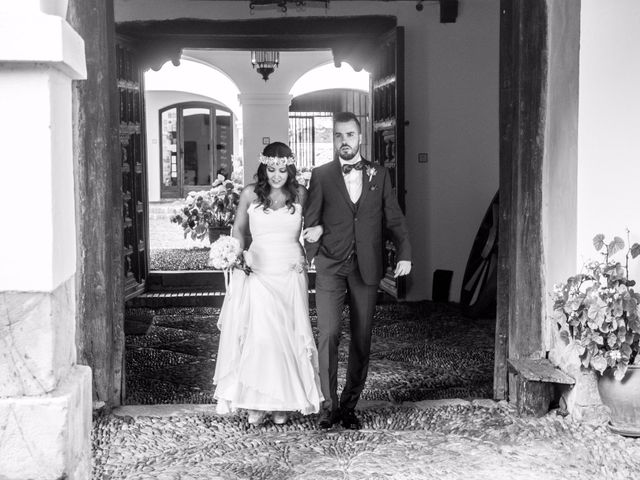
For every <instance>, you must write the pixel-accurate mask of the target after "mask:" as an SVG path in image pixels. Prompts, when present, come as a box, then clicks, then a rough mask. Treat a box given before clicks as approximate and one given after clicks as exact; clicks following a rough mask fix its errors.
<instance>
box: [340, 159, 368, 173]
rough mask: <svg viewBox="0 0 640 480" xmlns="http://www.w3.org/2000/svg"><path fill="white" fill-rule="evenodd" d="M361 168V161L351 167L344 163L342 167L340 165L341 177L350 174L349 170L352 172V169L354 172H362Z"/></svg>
mask: <svg viewBox="0 0 640 480" xmlns="http://www.w3.org/2000/svg"><path fill="white" fill-rule="evenodd" d="M362 167H363V165H362V161H360V162H356V163H354V164H353V165H350V164H348V163H345V164H344V165H342V174H343V175H348V174H349V173H350V172H351V170H353V169H354V168H355V169H356V170H362Z"/></svg>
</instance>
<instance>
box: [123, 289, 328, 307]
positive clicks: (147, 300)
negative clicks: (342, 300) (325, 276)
mask: <svg viewBox="0 0 640 480" xmlns="http://www.w3.org/2000/svg"><path fill="white" fill-rule="evenodd" d="M315 294H316V291H315V290H309V306H310V307H314V306H315V303H316V302H315ZM224 296H225V292H224V290H208V291H200V292H197V291H174V292H145V293H143V294H141V295H138V296H137V297H134V298H132V299H130V300H128V301H127V303H126V307H127V308H131V307H136V308H168V307H221V306H222V302H224Z"/></svg>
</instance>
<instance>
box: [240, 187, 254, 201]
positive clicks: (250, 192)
mask: <svg viewBox="0 0 640 480" xmlns="http://www.w3.org/2000/svg"><path fill="white" fill-rule="evenodd" d="M255 186H256V184H255V183H250V184H249V185H247V186H246V187H244V188H243V189H242V191H241V192H240V199H241V200H246V201H248V202H253V201H254V200H255V199H257V198H258V194H257V193H256V192H255Z"/></svg>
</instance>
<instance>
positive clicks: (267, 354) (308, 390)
mask: <svg viewBox="0 0 640 480" xmlns="http://www.w3.org/2000/svg"><path fill="white" fill-rule="evenodd" d="M294 206H295V211H294V212H293V213H292V211H291V209H288V208H280V209H278V210H272V209H267V210H265V209H264V208H263V207H262V206H261V205H256V204H252V205H251V206H250V207H249V210H248V214H249V227H250V230H251V236H252V239H253V241H252V243H251V246H250V248H249V255H247V257H248V258H249V259H250V266H251V269H252V273H251V274H250V275H248V276H247V275H246V274H245V273H244V272H243V271H242V270H239V269H236V270H234V271H233V275H232V278H231V282H230V288H229V291H228V292H227V295H226V297H225V300H224V303H223V306H222V310H221V312H220V317H219V321H218V328H219V329H220V332H221V333H220V344H219V347H218V358H217V360H216V370H215V375H214V380H213V381H214V383H215V384H216V390H215V394H214V396H215V398H216V399H217V402H218V403H217V407H216V408H217V411H218V413H228V412H232V411H235V410H237V409H239V408H243V409H251V410H264V411H299V412H301V413H303V414H305V415H307V414H310V413H316V412H318V410H319V407H320V403H321V402H322V400H323V397H322V393H321V390H320V380H319V377H318V352H317V350H316V345H315V342H314V340H313V334H312V332H311V324H310V322H309V300H308V278H307V273H306V269H305V268H304V266H305V261H304V252H303V249H302V245H301V244H300V230H301V227H302V207H301V206H300V205H298V204H295V205H294Z"/></svg>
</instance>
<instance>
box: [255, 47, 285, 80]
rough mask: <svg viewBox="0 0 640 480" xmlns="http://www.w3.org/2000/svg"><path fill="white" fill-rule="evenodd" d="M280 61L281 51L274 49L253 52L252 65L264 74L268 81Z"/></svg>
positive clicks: (263, 76) (264, 78)
mask: <svg viewBox="0 0 640 480" xmlns="http://www.w3.org/2000/svg"><path fill="white" fill-rule="evenodd" d="M279 63H280V52H276V51H274V50H253V51H252V52H251V66H252V67H253V68H255V69H256V71H257V72H258V73H259V74H260V75H262V79H263V80H264V81H265V82H266V81H267V80H269V75H271V74H272V73H273V72H274V71H275V69H276V68H277V67H278V64H279Z"/></svg>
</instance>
